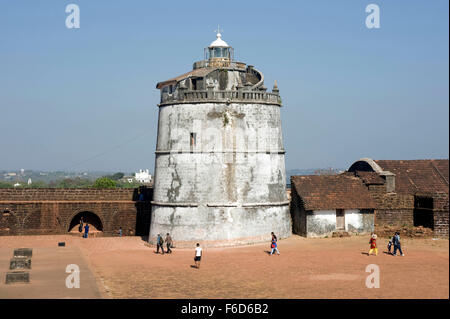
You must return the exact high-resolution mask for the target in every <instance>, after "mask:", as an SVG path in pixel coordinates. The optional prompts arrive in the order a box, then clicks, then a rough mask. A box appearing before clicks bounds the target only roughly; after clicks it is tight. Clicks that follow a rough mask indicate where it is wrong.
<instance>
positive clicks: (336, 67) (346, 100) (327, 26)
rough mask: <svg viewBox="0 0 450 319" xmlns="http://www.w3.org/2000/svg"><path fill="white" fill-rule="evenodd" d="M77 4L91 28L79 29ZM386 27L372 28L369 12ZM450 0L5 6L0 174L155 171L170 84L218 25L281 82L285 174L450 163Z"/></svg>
mask: <svg viewBox="0 0 450 319" xmlns="http://www.w3.org/2000/svg"><path fill="white" fill-rule="evenodd" d="M69 3H75V4H78V5H79V7H80V11H81V28H80V29H67V28H66V26H65V20H66V16H67V15H68V14H67V13H65V7H66V5H67V4H69ZM370 3H376V4H378V5H379V7H380V10H381V12H380V17H381V28H380V29H367V28H366V26H365V19H366V16H367V13H366V12H365V7H366V5H368V4H370ZM448 9H449V8H448V1H447V0H435V1H425V0H421V1H406V0H404V1H400V0H398V1H375V0H371V1H358V0H354V1H344V0H342V1H336V0H332V1H313V0H310V1H273V0H269V1H262V0H258V1H232V0H228V1H226V2H222V1H197V0H196V1H169V2H167V1H144V0H141V1H124V0H123V1H106V0H105V1H100V0H96V1H88V0H72V1H62V0H48V1H23V0H17V1H9V0H0V39H1V41H0V120H1V134H0V170H1V169H20V168H25V169H41V170H57V169H71V170H78V171H84V170H107V171H130V172H131V171H135V170H137V169H139V168H150V170H151V171H153V168H154V150H155V142H156V131H157V128H156V124H157V117H158V108H157V106H156V104H157V103H158V101H159V91H158V90H156V89H155V85H156V83H157V82H158V81H162V80H166V79H168V78H171V77H173V76H176V75H179V74H181V73H184V72H187V71H189V70H190V69H191V68H192V63H193V62H194V61H198V60H201V59H202V58H203V48H204V47H205V46H207V45H208V44H209V43H210V42H211V41H212V40H214V39H215V34H214V32H213V31H214V29H215V28H216V26H217V24H220V25H221V28H223V29H224V31H223V32H222V35H223V39H224V40H225V41H227V42H228V43H229V44H230V45H232V46H233V47H234V48H235V52H236V57H237V59H238V60H240V61H243V62H246V63H248V64H252V65H254V66H255V67H256V68H257V69H259V70H261V71H262V72H263V73H264V74H265V78H266V86H267V87H269V88H271V87H272V85H273V81H274V80H277V81H278V84H279V88H280V93H281V95H282V99H283V103H284V106H283V108H282V109H281V111H282V123H283V135H284V145H285V149H286V152H287V154H286V167H287V169H292V168H316V167H329V166H332V167H339V168H346V167H348V166H349V165H350V164H351V163H352V162H353V161H355V160H357V159H358V158H361V157H372V158H374V159H419V158H448V157H449V135H448V134H449V119H448V116H449V73H448V68H449V51H448V46H449V34H448V25H449V20H448Z"/></svg>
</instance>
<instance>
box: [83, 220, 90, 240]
mask: <svg viewBox="0 0 450 319" xmlns="http://www.w3.org/2000/svg"><path fill="white" fill-rule="evenodd" d="M88 234H89V224H88V223H86V225H85V226H84V236H83V238H88Z"/></svg>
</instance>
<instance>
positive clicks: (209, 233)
mask: <svg viewBox="0 0 450 319" xmlns="http://www.w3.org/2000/svg"><path fill="white" fill-rule="evenodd" d="M191 132H192V133H195V134H196V145H195V146H194V147H191V146H190V133H191ZM153 201H154V203H153V205H152V219H151V228H150V240H151V239H152V238H153V237H154V236H155V235H156V234H157V233H164V232H171V233H173V235H174V239H175V238H177V239H176V240H178V241H183V240H186V241H191V240H231V239H238V238H243V237H255V238H256V237H261V236H270V232H271V231H274V232H275V233H277V232H278V234H277V235H278V236H279V237H280V238H282V237H288V236H290V234H291V219H290V214H289V207H288V202H287V196H286V173H285V161H284V148H283V144H282V132H281V120H280V107H279V106H278V105H269V104H239V103H231V104H225V103H221V104H219V103H198V104H196V103H193V104H176V105H166V106H161V107H160V109H159V124H158V141H157V151H156V160H155V182H154V193H153ZM170 205H172V206H170ZM174 205H175V206H174ZM187 205H191V206H195V207H185V206H187ZM249 205H250V206H252V207H246V206H249ZM229 206H233V207H229ZM224 216H228V217H226V218H225V217H224ZM229 216H231V218H229ZM199 234H200V235H199ZM175 236H176V237H175ZM193 237H195V239H194V238H193Z"/></svg>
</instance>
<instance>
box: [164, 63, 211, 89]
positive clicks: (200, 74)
mask: <svg viewBox="0 0 450 319" xmlns="http://www.w3.org/2000/svg"><path fill="white" fill-rule="evenodd" d="M214 70H215V69H214V68H200V69H194V70H192V71H189V72H186V73H184V74H181V75H179V76H177V77H174V78H172V79H170V80H166V81H163V82H158V83H157V84H156V88H157V89H160V88H162V87H163V86H166V85H169V84H172V85H175V84H177V83H178V82H179V81H181V80H184V79H186V78H189V77H196V76H198V77H204V76H205V75H207V74H208V73H210V72H212V71H214Z"/></svg>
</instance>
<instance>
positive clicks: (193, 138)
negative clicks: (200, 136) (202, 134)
mask: <svg viewBox="0 0 450 319" xmlns="http://www.w3.org/2000/svg"><path fill="white" fill-rule="evenodd" d="M196 144H197V134H196V133H191V136H190V145H191V149H192V148H193V147H194V146H195V145H196Z"/></svg>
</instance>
